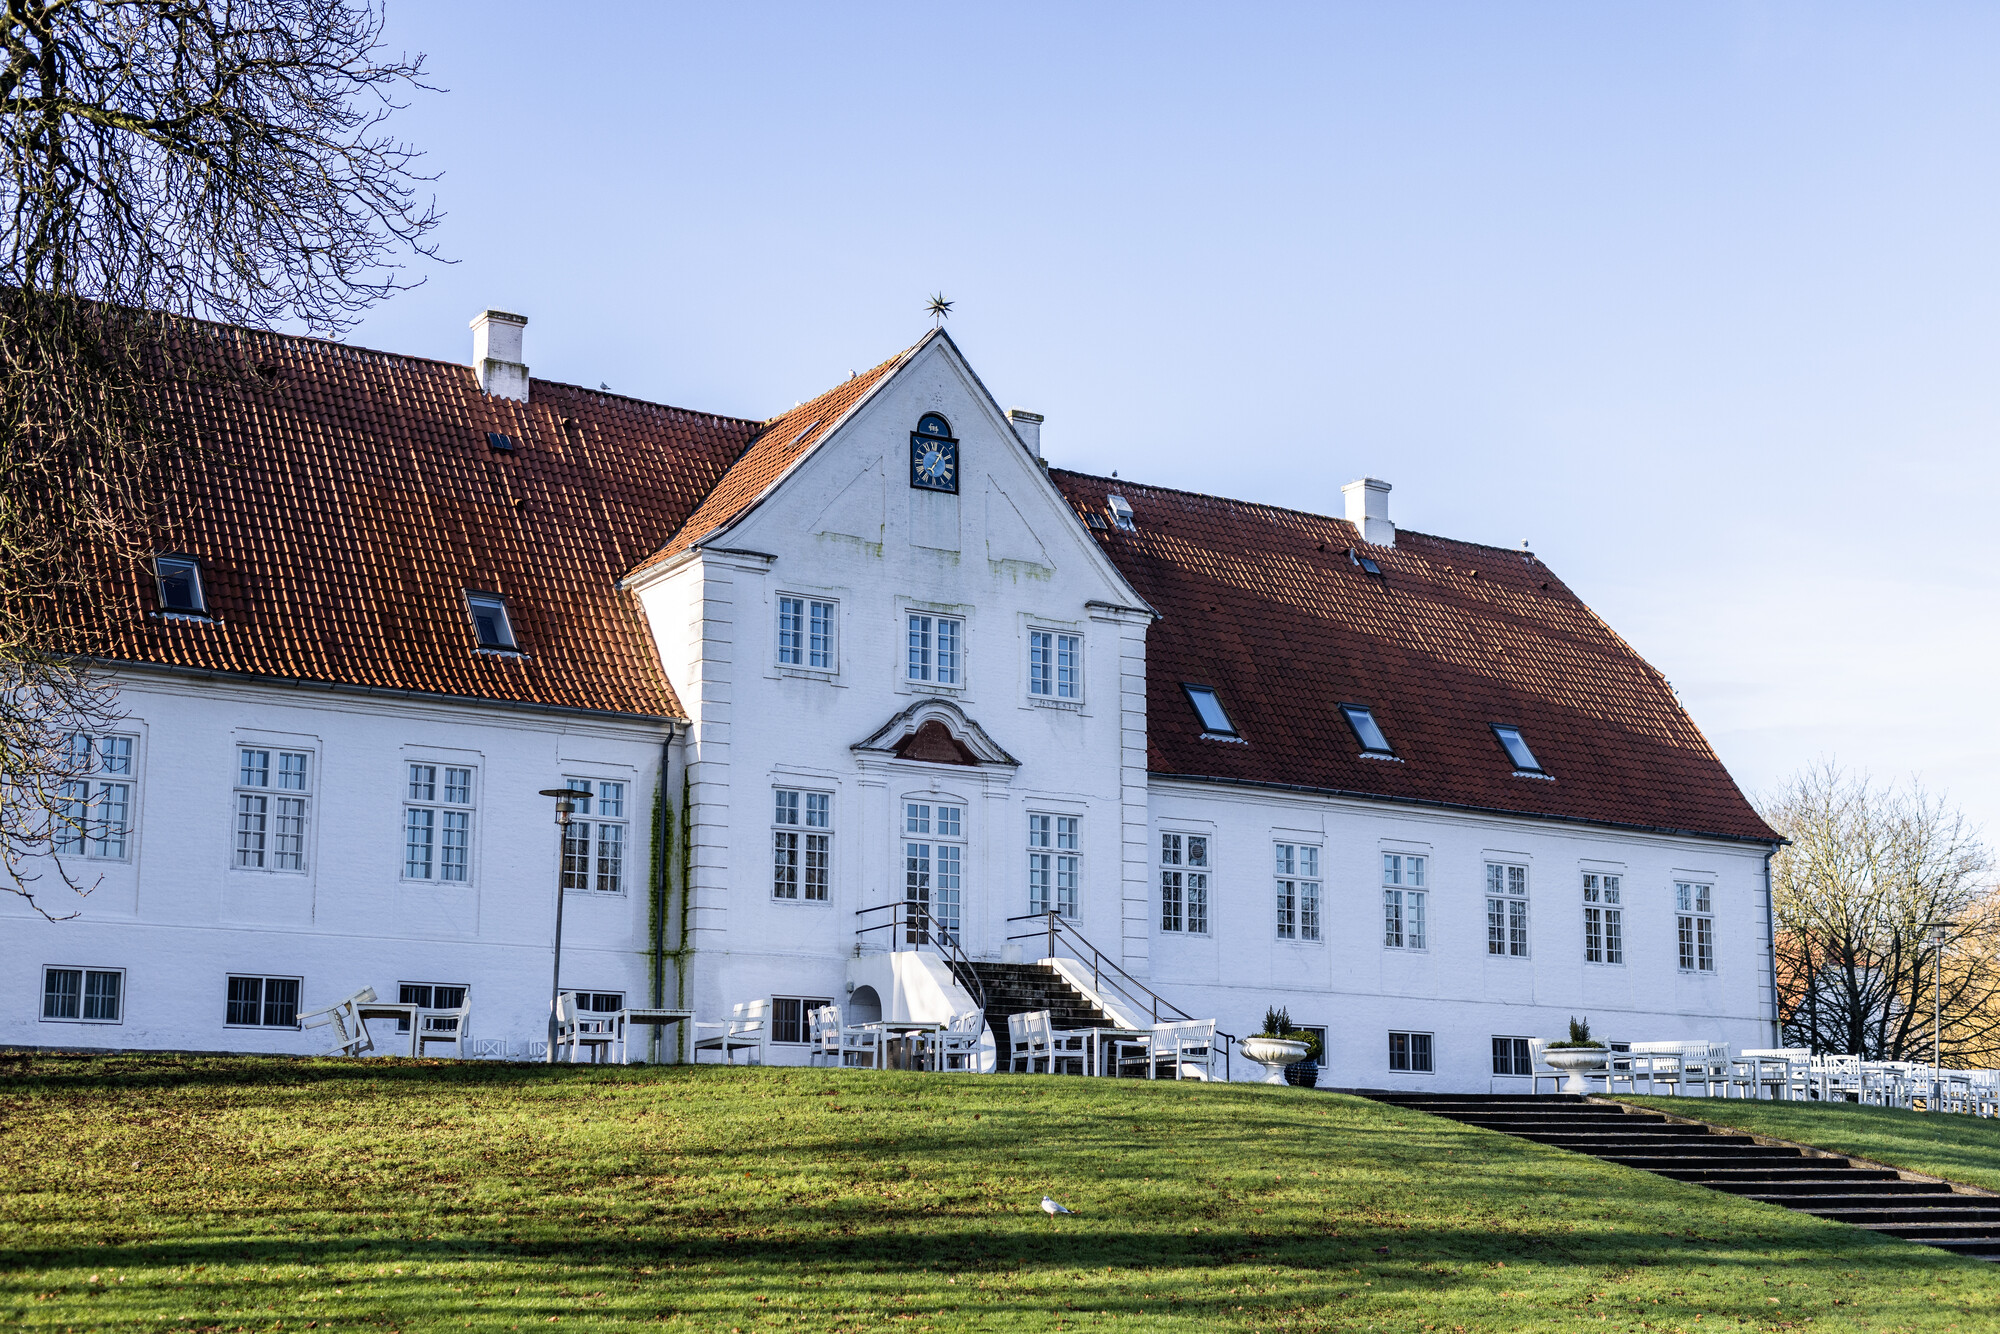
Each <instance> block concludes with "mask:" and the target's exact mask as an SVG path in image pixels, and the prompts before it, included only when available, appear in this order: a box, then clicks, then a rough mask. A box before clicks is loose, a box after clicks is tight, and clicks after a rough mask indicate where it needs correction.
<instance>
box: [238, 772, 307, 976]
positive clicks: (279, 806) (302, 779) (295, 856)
mask: <svg viewBox="0 0 2000 1334" xmlns="http://www.w3.org/2000/svg"><path fill="white" fill-rule="evenodd" d="M252 756H260V757H262V758H261V763H253V761H252V759H251V757H252ZM235 759H236V782H235V785H234V787H233V788H232V789H231V791H230V806H231V810H230V830H229V866H230V869H231V870H234V871H253V872H257V873H260V874H264V875H305V874H307V873H308V872H310V871H311V870H312V855H311V849H312V816H313V809H312V800H313V776H314V773H315V771H316V770H318V768H319V756H318V754H317V753H316V752H315V751H314V750H313V749H312V748H310V747H307V746H286V745H277V744H272V743H268V742H264V741H244V740H239V741H238V742H237V743H236V748H235ZM292 761H297V763H296V765H294V764H293V763H291V762H292ZM292 779H296V783H294V782H292V781H289V780H292ZM288 807H290V808H292V809H290V810H287V808H288ZM287 822H291V823H292V824H293V825H294V826H295V828H294V829H293V831H292V832H290V833H287V832H286V825H287ZM288 841H289V842H291V843H292V844H294V845H295V846H294V847H293V849H292V850H291V851H287V850H286V844H287V842H288ZM288 858H289V859H290V861H291V864H290V865H286V864H285V863H286V861H287V859H288ZM242 976H245V977H247V976H249V974H247V973H245V974H242Z"/></svg>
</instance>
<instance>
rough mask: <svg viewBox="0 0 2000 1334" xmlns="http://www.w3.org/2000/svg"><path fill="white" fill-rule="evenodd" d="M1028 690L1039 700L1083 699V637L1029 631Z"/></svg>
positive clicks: (1053, 631) (1044, 631) (1051, 631)
mask: <svg viewBox="0 0 2000 1334" xmlns="http://www.w3.org/2000/svg"><path fill="white" fill-rule="evenodd" d="M1028 693H1029V694H1030V695H1032V696H1034V697H1035V698H1036V699H1057V700H1081V699H1082V698H1083V636H1082V635H1075V634H1066V633H1064V632H1063V631H1061V630H1030V631H1028Z"/></svg>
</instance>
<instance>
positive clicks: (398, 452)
mask: <svg viewBox="0 0 2000 1334" xmlns="http://www.w3.org/2000/svg"><path fill="white" fill-rule="evenodd" d="M239 337H240V338H242V339H243V340H244V342H245V344H246V345H247V347H248V349H249V351H250V355H251V358H252V359H253V360H255V361H258V362H261V363H263V364H265V365H267V366H269V367H271V368H273V371H274V372H275V377H276V378H275V381H274V382H273V383H272V384H271V385H270V386H269V387H268V388H266V389H258V388H249V387H244V386H240V385H230V386H222V387H218V386H215V385H205V384H201V383H193V384H187V385H183V386H181V387H180V388H179V390H178V391H177V392H176V394H175V395H174V398H173V401H171V402H168V403H164V404H162V408H163V415H164V416H166V417H167V418H168V419H169V420H170V421H172V422H173V423H175V425H176V427H177V429H179V430H180V431H181V432H182V433H183V435H184V437H185V438H186V439H188V440H189V441H191V442H197V443H198V444H199V445H200V446H201V447H202V448H200V449H199V450H191V451H187V452H186V453H184V454H183V455H182V456H181V457H179V458H178V459H176V460H175V461H173V462H172V463H171V464H170V465H168V466H167V467H166V468H165V470H164V475H163V476H162V478H161V486H162V490H163V494H162V495H161V497H160V501H161V509H162V512H163V513H164V514H165V515H166V516H167V524H168V529H167V532H166V533H165V535H164V537H163V540H162V543H161V545H162V548H163V549H167V548H176V549H180V550H184V551H186V552H188V553H190V554H192V555H195V556H198V557H199V558H200V559H201V561H202V563H203V579H204V583H205V585H206V589H207V593H208V598H209V604H210V608H211V610H212V611H213V612H214V613H215V620H214V621H213V622H212V623H195V622H187V621H167V620H162V619H161V618H160V617H159V616H158V615H157V611H156V598H155V590H154V587H153V581H152V579H151V577H150V575H149V574H148V573H147V572H146V571H143V570H139V569H132V568H120V569H117V570H112V571H107V574H106V585H105V589H104V596H103V597H102V599H101V601H100V603H99V608H100V610H98V611H96V612H93V613H92V614H93V615H96V616H102V617H104V618H107V619H108V620H109V621H110V625H109V627H108V628H109V639H110V644H109V646H108V648H107V647H102V646H100V645H99V644H96V643H93V644H92V645H91V647H92V649H93V650H94V651H97V652H99V653H101V654H103V655H104V656H107V657H110V658H112V659H118V660H131V661H140V662H151V663H166V664H173V665H178V666H185V667H198V668H211V669H216V670H222V671H231V672H248V673H257V674H268V675H273V676H283V677H293V678H301V679H305V680H309V681H322V682H331V683H339V684H349V685H365V686H379V687H388V688H395V689H403V690H414V691H423V692H429V693H439V694H449V695H461V696H470V697H475V698H481V699H492V700H500V701H512V702H521V703H535V704H545V705H556V706H566V707H574V708H587V709H605V710H612V711H617V712H623V713H636V714H647V715H677V714H679V713H680V712H681V710H680V706H679V704H678V702H677V701H676V700H675V698H674V695H673V691H672V688H671V687H670V686H669V685H668V683H667V680H666V677H665V674H664V673H663V672H662V670H661V668H660V663H659V658H658V654H657V652H656V650H655V647H654V644H653V640H652V637H651V635H650V634H649V633H648V631H647V627H646V625H645V623H644V619H643V617H642V615H641V613H640V611H639V608H638V606H637V604H636V602H635V601H634V600H633V598H632V596H631V595H630V594H628V593H625V592H622V591H621V590H620V589H619V587H618V578H619V575H620V574H621V573H622V572H623V571H624V570H626V569H627V568H629V567H630V566H631V565H632V564H633V563H634V562H635V561H638V560H640V559H643V558H644V557H645V555H646V554H647V553H648V552H651V551H654V550H656V549H657V548H658V547H659V546H660V544H661V543H663V542H664V541H666V540H667V538H668V537H669V536H670V535H671V534H672V533H673V532H674V530H675V528H676V527H678V526H679V523H680V520H681V518H682V516H684V515H686V514H687V513H688V512H689V511H690V510H691V509H693V508H694V506H695V505H696V503H697V502H698V501H699V500H700V498H701V497H702V496H703V495H705V494H707V493H708V492H709V491H710V489H711V488H713V487H714V485H715V483H716V481H717V480H718V479H719V478H721V477H722V475H723V474H724V472H725V471H726V470H727V469H728V467H729V464H730V461H731V460H733V459H734V458H736V457H737V455H738V454H739V453H741V452H742V450H743V448H744V447H745V446H746V445H747V444H748V443H749V441H750V440H751V439H752V438H753V437H754V436H755V434H756V432H757V430H758V425H757V423H755V422H749V421H743V420H739V419H736V418H730V417H719V416H714V415H711V414H708V413H699V412H690V411H686V410H684V409H680V408H672V407H662V406H659V405H656V404H651V403H644V402H640V401H637V400H634V399H629V398H622V397H619V396H617V395H614V394H609V393H601V392H595V391H592V390H588V389H580V388H577V387H576V386H573V385H564V384H555V383H552V382H550V381H546V380H535V381H533V382H532V383H531V385H530V390H529V401H527V402H525V403H521V402H516V401H514V400H510V399H500V398H490V397H488V396H487V395H486V394H485V393H484V392H483V391H482V390H481V389H480V388H479V385H478V383H477V382H476V380H475V379H474V377H473V373H472V371H471V369H470V368H469V367H466V366H460V365H454V364H451V363H447V362H436V361H427V360H423V359H421V358H416V357H404V356H395V355H390V354H386V353H381V352H370V351H365V350H362V349H358V348H350V347H346V346H343V345H340V344H336V343H329V342H322V341H319V340H315V339H307V338H291V337H283V336H277V335H264V334H254V333H242V334H240V335H239ZM488 432H497V433H500V434H503V435H507V436H509V437H511V438H512V439H513V440H514V441H515V449H514V451H513V452H512V453H511V454H507V453H499V452H496V451H495V450H493V449H492V448H491V447H490V446H489V444H488V441H487V434H488ZM466 589H480V590H485V591H489V592H495V593H500V594H503V595H505V597H506V599H507V604H508V611H509V614H510V616H511V618H512V620H513V623H514V629H515V634H516V638H517V640H518V642H519V644H520V646H521V648H522V650H523V655H522V656H519V657H509V656H502V655H497V654H492V653H482V652H480V651H479V650H478V649H477V647H476V644H475V641H474V638H473V634H472V630H471V625H470V621H469V618H468V615H467V612H466V609H465V604H464V591H465V590H466Z"/></svg>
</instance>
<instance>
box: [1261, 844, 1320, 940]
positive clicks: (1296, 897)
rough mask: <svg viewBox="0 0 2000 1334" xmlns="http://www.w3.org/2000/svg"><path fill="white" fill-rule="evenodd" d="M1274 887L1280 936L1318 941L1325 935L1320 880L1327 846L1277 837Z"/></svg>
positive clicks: (1273, 860) (1280, 938)
mask: <svg viewBox="0 0 2000 1334" xmlns="http://www.w3.org/2000/svg"><path fill="white" fill-rule="evenodd" d="M1271 851H1272V859H1271V861H1272V871H1273V875H1272V888H1273V890H1274V891H1275V893H1276V903H1275V905H1274V906H1275V907H1276V909H1277V921H1276V931H1277V937H1278V939H1279V940H1283V941H1290V942H1292V943H1294V944H1299V945H1317V944H1319V943H1320V942H1321V941H1322V940H1324V939H1325V938H1326V930H1325V920H1324V900H1323V898H1322V896H1321V890H1322V889H1323V888H1324V885H1325V882H1324V881H1323V880H1321V878H1320V876H1321V874H1322V868H1323V865H1324V864H1323V862H1322V860H1321V857H1322V854H1323V852H1324V848H1323V847H1322V846H1321V845H1320V844H1318V843H1298V842H1290V841H1286V840H1282V839H1280V840H1276V841H1274V842H1273V843H1272V844H1271Z"/></svg>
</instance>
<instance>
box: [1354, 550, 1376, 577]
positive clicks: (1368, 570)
mask: <svg viewBox="0 0 2000 1334" xmlns="http://www.w3.org/2000/svg"><path fill="white" fill-rule="evenodd" d="M1347 558H1348V559H1349V560H1351V561H1353V562H1354V563H1355V564H1356V565H1359V566H1360V567H1361V570H1362V573H1364V574H1380V573H1382V567H1381V566H1380V565H1377V564H1376V563H1375V562H1374V561H1372V560H1370V559H1369V558H1368V557H1366V556H1364V555H1362V554H1361V553H1360V552H1358V551H1356V550H1355V549H1354V548H1353V547H1349V548H1348V549H1347Z"/></svg>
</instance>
